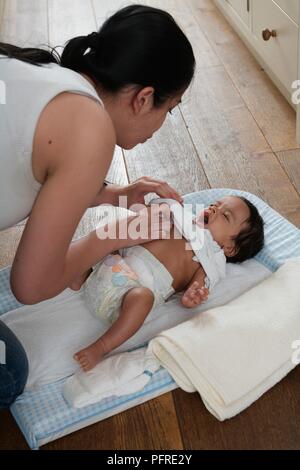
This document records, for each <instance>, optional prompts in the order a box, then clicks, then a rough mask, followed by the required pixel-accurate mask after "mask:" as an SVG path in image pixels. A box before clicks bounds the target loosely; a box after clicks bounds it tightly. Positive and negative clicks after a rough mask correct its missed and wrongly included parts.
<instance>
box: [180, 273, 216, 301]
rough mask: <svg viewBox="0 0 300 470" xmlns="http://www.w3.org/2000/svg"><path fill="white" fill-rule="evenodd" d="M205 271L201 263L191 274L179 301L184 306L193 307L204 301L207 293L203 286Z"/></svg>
mask: <svg viewBox="0 0 300 470" xmlns="http://www.w3.org/2000/svg"><path fill="white" fill-rule="evenodd" d="M205 277H206V274H205V271H204V269H203V268H202V266H201V265H199V268H198V269H197V271H196V272H195V274H194V275H193V277H192V279H191V281H190V282H189V284H188V285H187V287H186V289H185V292H184V294H183V296H182V297H181V303H182V305H184V307H187V308H193V307H197V305H200V304H201V303H202V302H204V301H205V300H206V299H207V297H208V294H209V290H208V289H207V288H206V287H205V284H204V281H205Z"/></svg>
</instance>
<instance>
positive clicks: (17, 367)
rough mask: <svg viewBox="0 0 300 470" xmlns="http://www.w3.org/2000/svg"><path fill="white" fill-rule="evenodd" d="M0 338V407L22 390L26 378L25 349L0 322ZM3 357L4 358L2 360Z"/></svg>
mask: <svg viewBox="0 0 300 470" xmlns="http://www.w3.org/2000/svg"><path fill="white" fill-rule="evenodd" d="M0 340H1V342H2V345H4V348H2V349H3V350H4V354H2V356H4V357H3V358H2V360H1V361H0V362H1V363H0V409H1V408H6V407H8V406H10V405H11V404H12V403H13V402H14V401H15V400H16V398H17V397H18V396H19V395H20V394H21V393H22V392H23V390H24V388H25V385H26V382H27V378H28V370H29V366H28V360H27V356H26V353H25V350H24V348H23V346H22V345H21V343H20V342H19V340H18V339H17V337H16V336H15V335H14V334H13V332H12V331H11V330H9V328H7V327H6V326H5V325H4V324H3V323H2V322H0ZM3 359H4V360H3Z"/></svg>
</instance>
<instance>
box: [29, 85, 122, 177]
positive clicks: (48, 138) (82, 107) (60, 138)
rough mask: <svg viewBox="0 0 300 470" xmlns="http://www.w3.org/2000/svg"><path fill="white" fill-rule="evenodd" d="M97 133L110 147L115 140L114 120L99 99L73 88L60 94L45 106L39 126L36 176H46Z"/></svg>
mask: <svg viewBox="0 0 300 470" xmlns="http://www.w3.org/2000/svg"><path fill="white" fill-rule="evenodd" d="M97 136H98V138H99V139H101V140H102V144H103V143H104V144H105V143H107V146H108V147H111V146H114V145H115V143H116V135H115V130H114V126H113V123H112V120H111V118H110V116H109V114H108V112H107V111H106V110H105V109H104V107H103V106H102V105H101V104H100V102H97V101H96V100H94V99H92V98H90V97H88V96H85V95H80V94H77V93H71V92H65V93H61V94H59V95H57V96H56V97H55V98H54V99H53V100H51V101H50V102H49V103H48V104H47V106H46V107H45V108H44V110H43V111H42V113H41V115H40V118H39V120H38V123H37V126H36V131H35V136H34V142H33V154H32V166H33V171H34V174H35V177H36V179H39V180H41V179H43V175H44V176H45V175H47V174H49V173H50V172H51V171H52V170H53V169H54V168H56V167H57V166H59V165H60V164H61V163H62V162H61V160H62V159H63V158H65V157H64V156H65V155H66V154H69V152H67V151H66V150H68V148H70V147H72V146H74V144H75V143H76V144H77V145H78V144H79V143H80V141H82V144H83V145H86V146H87V147H88V146H89V145H96V144H97V138H95V137H97ZM99 158H100V155H99Z"/></svg>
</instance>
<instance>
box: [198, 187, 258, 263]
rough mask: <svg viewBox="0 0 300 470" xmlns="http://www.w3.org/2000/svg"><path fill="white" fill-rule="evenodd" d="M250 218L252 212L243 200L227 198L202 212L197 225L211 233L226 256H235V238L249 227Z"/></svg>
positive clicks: (233, 197)
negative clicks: (247, 222) (248, 220)
mask: <svg viewBox="0 0 300 470" xmlns="http://www.w3.org/2000/svg"><path fill="white" fill-rule="evenodd" d="M249 217H250V210H249V208H248V206H247V204H246V203H245V202H244V201H243V200H242V199H240V198H239V197H235V196H226V197H224V198H223V199H219V200H218V201H216V202H214V203H213V204H211V205H210V206H209V207H207V208H206V209H204V211H201V212H200V213H199V214H198V215H197V217H196V223H197V224H198V225H199V226H200V227H202V228H203V226H204V228H205V229H207V230H209V231H210V233H211V235H212V237H213V239H214V240H215V241H216V242H217V243H218V244H219V245H220V247H221V248H222V249H223V250H224V253H225V255H226V256H234V255H235V254H236V249H235V242H234V238H235V237H236V236H237V235H238V234H239V233H240V232H241V230H243V228H245V227H246V226H247V224H246V221H247V219H248V218H249Z"/></svg>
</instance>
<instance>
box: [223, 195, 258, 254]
mask: <svg viewBox="0 0 300 470" xmlns="http://www.w3.org/2000/svg"><path fill="white" fill-rule="evenodd" d="M239 199H241V200H242V201H244V202H245V204H247V206H248V208H249V211H250V216H249V218H248V220H247V221H246V223H247V228H245V229H244V230H242V231H241V232H240V233H239V234H238V236H237V237H236V238H235V239H234V241H235V247H236V250H237V253H236V255H234V256H231V257H227V261H228V262H229V263H241V262H242V261H246V260H247V259H250V258H253V257H254V256H255V255H257V253H258V252H259V251H260V250H261V249H262V248H263V246H264V238H265V237H264V221H263V218H262V216H261V215H260V214H259V212H258V210H257V208H256V207H255V206H254V204H252V202H250V201H248V199H246V198H244V197H239Z"/></svg>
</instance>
